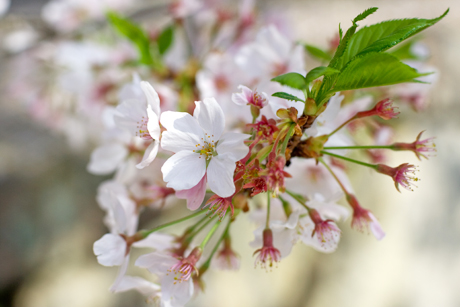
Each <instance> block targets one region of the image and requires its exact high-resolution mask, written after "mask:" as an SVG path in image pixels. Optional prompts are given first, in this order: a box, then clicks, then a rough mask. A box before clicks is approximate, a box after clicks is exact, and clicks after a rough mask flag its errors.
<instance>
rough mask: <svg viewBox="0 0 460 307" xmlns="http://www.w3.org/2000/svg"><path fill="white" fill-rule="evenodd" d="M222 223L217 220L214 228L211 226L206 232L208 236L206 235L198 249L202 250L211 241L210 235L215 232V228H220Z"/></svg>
mask: <svg viewBox="0 0 460 307" xmlns="http://www.w3.org/2000/svg"><path fill="white" fill-rule="evenodd" d="M221 222H222V221H220V220H218V221H217V222H216V223H215V224H214V226H212V228H211V230H210V231H209V232H208V234H207V235H206V237H205V238H204V240H203V242H201V244H200V247H201V248H202V249H204V247H205V246H206V244H207V243H208V241H209V240H210V239H211V237H212V235H213V234H214V233H215V232H216V230H217V228H219V226H220V223H221Z"/></svg>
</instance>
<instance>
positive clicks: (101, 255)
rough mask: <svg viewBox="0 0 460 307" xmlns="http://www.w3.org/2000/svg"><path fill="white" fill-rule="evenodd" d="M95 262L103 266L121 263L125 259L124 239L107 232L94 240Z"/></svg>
mask: <svg viewBox="0 0 460 307" xmlns="http://www.w3.org/2000/svg"><path fill="white" fill-rule="evenodd" d="M93 252H94V254H95V255H96V256H97V262H99V263H100V264H102V265H104V266H115V265H117V266H118V265H121V264H122V263H123V261H124V259H125V253H126V241H125V240H124V239H123V238H122V237H120V236H119V235H115V234H111V233H107V234H105V235H103V236H102V238H100V239H99V240H97V241H96V242H94V245H93Z"/></svg>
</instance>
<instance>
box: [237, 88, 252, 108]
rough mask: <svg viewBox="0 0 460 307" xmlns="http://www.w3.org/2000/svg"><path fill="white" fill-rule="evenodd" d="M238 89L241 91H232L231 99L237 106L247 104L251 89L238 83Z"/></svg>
mask: <svg viewBox="0 0 460 307" xmlns="http://www.w3.org/2000/svg"><path fill="white" fill-rule="evenodd" d="M238 89H239V90H241V93H233V94H232V101H233V102H234V103H236V104H237V105H239V106H244V105H247V104H248V103H249V100H250V99H251V96H252V91H251V89H249V88H248V87H246V86H244V85H239V86H238Z"/></svg>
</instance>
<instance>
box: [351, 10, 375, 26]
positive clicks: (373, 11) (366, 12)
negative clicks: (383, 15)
mask: <svg viewBox="0 0 460 307" xmlns="http://www.w3.org/2000/svg"><path fill="white" fill-rule="evenodd" d="M378 9H379V8H378V7H371V8H368V9H367V10H365V11H364V12H362V13H361V14H359V15H358V16H356V17H355V19H353V23H355V22H358V21H361V20H363V19H365V18H366V17H367V16H369V15H370V14H373V13H375V11H377V10H378Z"/></svg>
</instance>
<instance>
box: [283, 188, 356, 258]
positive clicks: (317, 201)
mask: <svg viewBox="0 0 460 307" xmlns="http://www.w3.org/2000/svg"><path fill="white" fill-rule="evenodd" d="M341 197H342V194H341V193H335V194H333V195H328V196H327V197H325V196H323V195H321V194H318V193H317V194H315V195H313V198H312V199H311V200H310V201H308V202H307V205H308V207H309V208H311V211H310V213H309V214H302V217H300V218H299V222H298V225H297V228H296V229H297V230H298V234H299V239H300V240H301V241H302V243H304V244H305V245H308V246H311V247H313V248H314V249H316V250H317V251H320V252H323V253H332V252H334V251H335V250H336V249H337V246H338V243H339V240H340V234H341V231H340V229H339V228H338V227H337V224H336V223H335V222H336V221H340V220H345V219H346V218H347V217H348V216H349V212H348V210H347V209H346V208H344V207H343V206H340V205H338V204H337V203H336V202H337V201H338V200H339V199H340V198H341ZM286 199H290V198H289V197H288V196H286ZM297 210H299V211H300V212H301V213H303V212H305V209H304V208H299V209H297Z"/></svg>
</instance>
